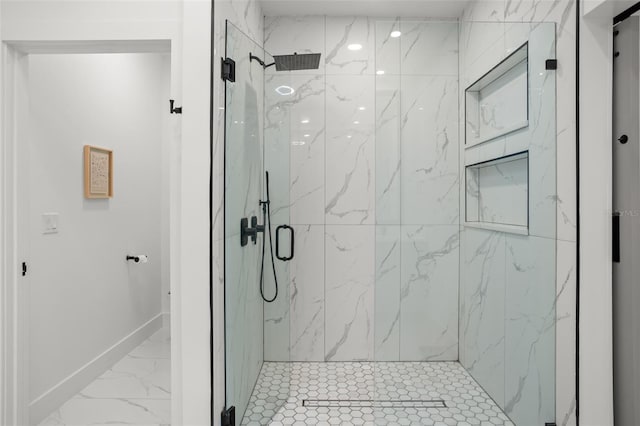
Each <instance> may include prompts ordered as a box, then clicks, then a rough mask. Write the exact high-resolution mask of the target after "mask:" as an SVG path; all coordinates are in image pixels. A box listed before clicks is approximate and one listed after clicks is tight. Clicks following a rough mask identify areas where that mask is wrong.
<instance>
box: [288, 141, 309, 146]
mask: <svg viewBox="0 0 640 426" xmlns="http://www.w3.org/2000/svg"><path fill="white" fill-rule="evenodd" d="M304 144H306V142H305V141H292V142H291V145H293V146H302V145H304Z"/></svg>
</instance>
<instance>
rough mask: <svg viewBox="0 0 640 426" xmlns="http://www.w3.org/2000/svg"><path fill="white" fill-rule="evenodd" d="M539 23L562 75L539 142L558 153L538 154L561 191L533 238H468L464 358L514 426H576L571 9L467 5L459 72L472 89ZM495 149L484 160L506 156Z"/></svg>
mask: <svg viewBox="0 0 640 426" xmlns="http://www.w3.org/2000/svg"><path fill="white" fill-rule="evenodd" d="M531 22H534V23H533V24H532V23H531ZM535 22H552V23H555V33H556V49H555V54H556V57H557V59H558V63H559V67H558V70H557V71H556V90H555V91H554V93H553V94H551V93H550V94H549V96H553V95H555V96H556V100H555V104H556V111H555V112H554V113H555V117H554V118H555V128H552V127H546V128H543V127H540V131H539V132H538V133H537V134H536V135H534V140H538V141H539V140H543V141H545V140H550V139H549V138H550V137H551V135H552V136H555V144H556V145H555V147H554V149H553V150H550V149H549V145H547V146H545V147H544V148H543V145H539V146H535V147H533V148H532V151H533V152H534V154H536V155H539V156H541V157H540V158H544V156H545V155H547V156H555V157H556V161H557V164H562V167H558V168H557V170H553V171H551V173H553V174H549V175H548V176H554V175H555V181H556V182H555V187H556V193H555V194H552V197H547V200H549V202H548V203H544V202H543V203H541V205H540V206H541V210H539V211H538V213H537V217H538V218H540V217H544V218H546V219H545V222H544V223H540V222H538V223H535V224H534V227H533V228H534V229H533V234H534V236H529V237H525V236H516V235H509V234H502V233H497V232H493V231H486V230H479V229H465V230H464V231H463V233H462V238H461V241H462V243H461V244H462V257H461V260H462V262H461V290H460V291H461V298H460V312H461V317H460V318H461V323H460V360H461V363H462V364H463V365H464V366H465V367H466V368H467V369H468V370H469V372H470V373H471V374H472V375H473V376H474V377H475V378H476V380H478V381H479V382H480V384H481V385H482V386H483V387H484V388H485V389H486V390H487V391H488V392H489V393H490V394H491V395H492V397H493V398H494V399H495V400H496V402H498V404H499V405H500V406H501V407H503V408H504V409H505V412H506V413H507V414H508V415H509V416H510V417H511V418H512V420H514V421H515V423H516V424H522V425H530V424H531V425H533V424H543V423H544V421H551V420H554V421H556V422H557V424H558V425H575V424H576V416H575V408H576V405H575V395H576V393H575V387H574V384H575V368H574V367H575V303H576V299H575V297H576V293H575V286H576V282H575V253H576V227H575V223H576V200H575V195H576V181H575V166H576V162H575V108H574V104H575V81H574V78H575V33H576V32H575V2H574V1H571V0H562V1H557V2H547V1H541V0H522V1H511V0H500V1H473V2H471V3H470V4H469V6H468V7H467V8H466V10H465V12H464V14H463V18H462V22H461V28H460V61H461V72H462V71H463V70H466V71H468V72H469V71H470V72H469V75H467V78H469V79H470V81H473V79H474V78H477V77H479V76H480V75H481V74H482V71H481V70H482V69H483V68H484V69H489V68H490V67H491V64H492V63H496V60H498V61H499V60H500V59H501V58H502V57H503V56H504V55H505V52H506V53H507V54H508V53H509V49H512V48H514V47H517V46H516V44H517V43H519V42H520V41H521V40H522V37H523V34H525V33H529V32H531V31H536V29H539V28H540V27H541V25H539V24H535ZM547 25H548V24H547ZM470 64H473V67H469V65H470ZM487 67H488V68H487ZM474 69H475V71H474ZM474 73H475V74H474ZM461 78H464V77H462V76H461ZM534 83H535V81H534ZM541 84H544V82H541ZM461 86H464V84H461ZM461 92H462V91H461ZM540 101H541V102H542V103H544V102H548V100H545V99H542V98H541V99H540ZM548 112H549V111H548V110H541V111H540V113H539V115H538V116H537V117H538V123H539V122H544V121H547V122H549V121H550V120H552V119H553V118H550V117H545V116H544V114H546V113H548ZM499 145H500V144H494V146H492V147H491V148H490V149H488V150H486V151H485V155H494V154H499V153H503V152H505V149H507V148H506V145H505V144H504V143H503V144H502V146H499ZM489 150H493V151H494V152H493V154H492V153H490V152H489ZM536 151H537V152H536ZM468 154H469V153H468ZM472 155H473V154H471V155H468V156H467V161H472V160H473V158H472ZM549 158H551V157H549ZM461 161H464V157H461ZM547 163H549V164H550V161H547ZM550 179H552V178H550ZM542 181H544V179H542ZM542 186H544V183H543V184H541V185H539V187H542ZM532 189H533V190H535V188H532ZM533 196H534V197H535V196H536V194H533ZM538 197H540V195H538ZM461 198H462V196H461ZM542 198H544V196H543V197H542ZM461 202H463V200H462V199H461ZM533 214H536V213H535V212H534V213H533ZM551 215H553V216H554V217H555V220H554V221H553V222H554V223H553V225H554V227H555V230H556V231H555V232H550V230H551V229H552V228H551V227H550V224H551V223H552V221H551V220H550V219H549V217H550V216H551ZM489 277H492V278H491V279H488V278H489Z"/></svg>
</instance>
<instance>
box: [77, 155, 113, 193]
mask: <svg viewBox="0 0 640 426" xmlns="http://www.w3.org/2000/svg"><path fill="white" fill-rule="evenodd" d="M84 196H85V198H111V197H113V151H111V150H109V149H104V148H98V147H97V146H91V145H85V146H84Z"/></svg>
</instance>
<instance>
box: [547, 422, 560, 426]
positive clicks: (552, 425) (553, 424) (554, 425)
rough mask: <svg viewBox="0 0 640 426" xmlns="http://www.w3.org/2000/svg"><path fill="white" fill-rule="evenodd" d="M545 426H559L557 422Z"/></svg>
mask: <svg viewBox="0 0 640 426" xmlns="http://www.w3.org/2000/svg"><path fill="white" fill-rule="evenodd" d="M544 426H557V425H556V422H553V423H545V424H544Z"/></svg>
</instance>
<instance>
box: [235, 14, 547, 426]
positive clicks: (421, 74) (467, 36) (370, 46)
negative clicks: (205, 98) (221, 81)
mask: <svg viewBox="0 0 640 426" xmlns="http://www.w3.org/2000/svg"><path fill="white" fill-rule="evenodd" d="M301 34H304V36H300V35H301ZM294 52H296V53H298V54H299V55H302V54H308V53H320V62H319V64H318V67H317V69H315V68H313V67H309V68H307V69H301V70H295V71H283V70H282V68H280V67H276V66H268V65H270V64H272V63H273V62H274V57H273V56H272V54H273V55H291V54H293V53H294ZM294 59H295V58H294ZM223 60H224V61H225V65H224V66H223V68H224V69H225V70H226V71H228V72H227V75H226V76H225V78H226V110H225V115H226V122H225V344H226V346H225V354H226V357H225V363H226V406H227V409H229V408H231V407H234V408H235V423H236V424H238V425H239V424H269V423H271V422H276V423H277V422H281V421H282V419H283V416H284V417H287V415H288V414H286V413H287V412H290V413H291V414H290V415H291V416H292V417H293V416H295V415H296V414H299V415H300V416H305V415H310V414H309V413H313V415H314V416H329V417H330V416H331V415H332V414H331V413H337V414H338V415H340V414H341V413H342V414H344V415H347V414H345V413H346V412H347V411H349V410H355V412H357V413H360V415H362V416H364V417H362V418H363V419H364V420H363V421H364V422H366V423H369V424H372V423H375V424H398V423H397V422H400V419H402V418H404V419H405V420H403V421H409V424H420V423H421V422H423V421H424V419H427V418H437V416H441V417H443V418H444V419H446V418H447V416H452V418H454V419H456V421H463V420H465V419H469V418H471V417H474V416H477V418H481V417H482V416H485V415H486V412H489V413H495V414H496V415H495V418H496V419H497V420H496V421H500V422H503V423H505V424H509V421H513V422H514V423H515V424H518V425H527V426H528V425H540V424H544V423H545V422H549V423H551V422H553V421H555V321H556V313H555V297H556V275H555V272H556V271H555V242H556V201H557V197H556V183H555V182H556V160H555V155H556V125H555V114H556V99H555V72H556V71H555V69H556V67H557V63H556V62H555V25H554V24H550V23H537V24H532V23H496V22H491V23H485V22H465V21H448V22H439V21H416V20H409V19H399V18H398V19H377V18H376V19H374V18H366V17H355V18H354V17H349V18H342V17H325V16H305V17H266V18H265V39H264V46H262V45H261V44H260V43H257V42H255V41H253V40H251V39H250V38H249V37H248V36H246V35H245V34H243V33H242V31H240V30H239V29H238V28H236V27H235V26H234V25H233V24H232V23H230V22H227V27H226V52H225V57H224V58H223ZM278 68H280V69H278ZM265 172H269V179H270V194H269V195H270V199H269V202H270V209H271V222H272V231H273V237H274V245H273V247H272V248H271V250H270V244H269V240H268V227H266V228H265V229H264V232H261V230H260V226H262V225H265V224H264V223H263V220H262V217H263V216H262V207H263V204H261V203H260V202H261V201H266V200H267V197H266V195H267V194H266V192H265V190H266V188H265V186H266V185H265V183H266V182H265ZM254 216H255V217H256V219H255V220H254V221H253V222H252V217H254ZM243 219H245V220H246V222H245V228H246V227H249V228H251V229H253V228H258V229H257V230H256V242H255V244H254V242H253V241H252V238H249V239H248V240H247V241H246V242H247V244H246V245H243V244H242V238H241V237H242V235H241V234H242V225H241V223H242V220H243ZM256 225H257V226H256ZM288 226H291V227H292V228H293V234H294V235H295V239H293V236H290V235H289V228H287V227H288ZM278 228H280V229H279V230H278V231H277V232H276V230H277V229H278ZM252 232H253V231H252ZM265 238H266V239H267V240H266V254H265V257H264V258H263V257H262V242H263V239H265ZM276 240H277V241H276ZM272 251H273V252H275V254H276V255H278V256H277V257H276V259H275V261H274V262H275V275H274V273H273V272H272V270H271V263H270V262H271V257H270V256H271V252H272ZM263 264H264V267H262V265H263ZM261 270H264V282H263V288H262V291H263V293H264V296H265V297H264V299H266V300H270V299H272V298H273V297H274V296H275V294H276V293H275V291H276V281H275V277H277V288H278V293H277V297H276V298H275V300H273V301H272V302H266V301H265V300H264V299H263V297H261V285H260V283H261V279H260V276H261ZM437 361H438V362H437ZM476 394H478V395H480V396H479V398H486V399H482V402H480V403H478V402H475V403H474V402H473V395H476ZM467 398H469V399H467ZM474 404H476V406H479V407H481V409H479V410H480V411H476V410H475V408H473V407H474ZM464 407H467V408H466V409H465V408H464ZM298 409H299V410H298ZM345 410H346V411H345ZM502 412H504V414H503V413H502ZM305 413H306V414H305ZM410 416H412V417H410ZM456 416H458V417H456ZM507 416H508V418H509V419H510V420H509V419H508V418H507ZM394 418H395V419H396V420H393V419H394ZM326 419H328V417H326ZM352 420H353V419H351V420H344V419H343V421H345V422H347V423H349V422H351V421H352ZM358 421H359V420H358ZM358 421H355V423H356V424H357V423H358ZM252 422H253V423H252ZM399 424H403V423H402V422H400V423H399Z"/></svg>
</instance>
